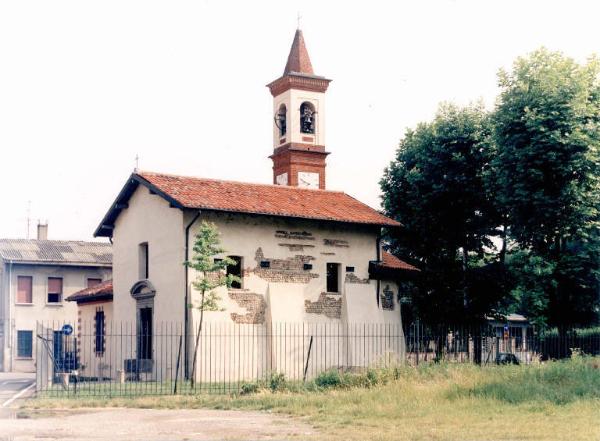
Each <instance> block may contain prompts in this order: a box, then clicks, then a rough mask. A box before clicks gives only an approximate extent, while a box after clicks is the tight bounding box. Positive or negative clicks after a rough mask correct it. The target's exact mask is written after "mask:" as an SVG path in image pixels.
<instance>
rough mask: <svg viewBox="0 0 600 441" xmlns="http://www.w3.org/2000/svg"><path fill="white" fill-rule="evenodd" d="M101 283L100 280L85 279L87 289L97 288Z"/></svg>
mask: <svg viewBox="0 0 600 441" xmlns="http://www.w3.org/2000/svg"><path fill="white" fill-rule="evenodd" d="M101 283H102V279H87V287H88V288H93V287H94V286H98V285H100V284H101Z"/></svg>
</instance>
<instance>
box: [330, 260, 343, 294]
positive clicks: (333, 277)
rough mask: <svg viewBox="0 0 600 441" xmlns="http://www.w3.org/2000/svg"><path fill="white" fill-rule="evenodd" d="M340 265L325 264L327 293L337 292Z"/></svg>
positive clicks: (338, 289) (338, 288)
mask: <svg viewBox="0 0 600 441" xmlns="http://www.w3.org/2000/svg"><path fill="white" fill-rule="evenodd" d="M339 280H340V264H339V263H327V292H339V291H340V287H339V285H340V284H339Z"/></svg>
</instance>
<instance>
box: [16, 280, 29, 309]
mask: <svg viewBox="0 0 600 441" xmlns="http://www.w3.org/2000/svg"><path fill="white" fill-rule="evenodd" d="M32 280H33V279H32V278H31V276H19V277H17V303H32V297H31V287H32V284H33V283H32Z"/></svg>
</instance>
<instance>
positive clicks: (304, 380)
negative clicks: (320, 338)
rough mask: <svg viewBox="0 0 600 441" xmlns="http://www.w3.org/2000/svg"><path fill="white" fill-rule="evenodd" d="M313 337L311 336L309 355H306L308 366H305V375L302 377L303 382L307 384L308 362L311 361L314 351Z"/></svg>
mask: <svg viewBox="0 0 600 441" xmlns="http://www.w3.org/2000/svg"><path fill="white" fill-rule="evenodd" d="M312 345H313V336H312V335H311V336H310V342H309V343H308V354H307V355H306V365H305V366H304V375H303V376H302V382H304V383H306V373H307V372H308V362H309V360H310V353H311V351H312Z"/></svg>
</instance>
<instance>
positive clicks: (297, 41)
mask: <svg viewBox="0 0 600 441" xmlns="http://www.w3.org/2000/svg"><path fill="white" fill-rule="evenodd" d="M291 73H300V74H307V75H314V72H313V68H312V64H311V62H310V57H309V56H308V50H306V44H305V43H304V36H303V35H302V31H301V30H300V29H296V34H295V35H294V41H293V42H292V47H291V49H290V54H289V55H288V59H287V63H286V65H285V69H284V70H283V75H288V74H291Z"/></svg>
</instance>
